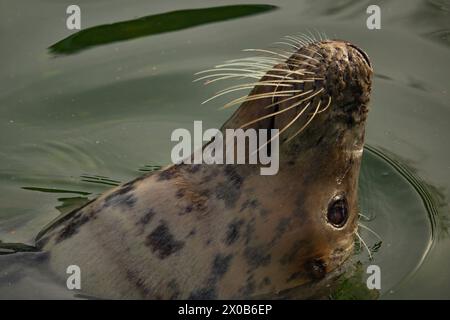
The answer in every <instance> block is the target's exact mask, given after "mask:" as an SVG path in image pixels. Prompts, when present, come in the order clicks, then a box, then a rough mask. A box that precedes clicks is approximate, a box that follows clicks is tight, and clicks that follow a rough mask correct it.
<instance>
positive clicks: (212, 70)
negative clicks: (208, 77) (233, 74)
mask: <svg viewBox="0 0 450 320" xmlns="http://www.w3.org/2000/svg"><path fill="white" fill-rule="evenodd" d="M216 71H245V72H249V73H254V74H261V75H264V72H262V71H258V70H252V69H238V68H213V69H207V70H203V71H199V72H197V73H196V74H195V75H199V74H204V73H209V72H216Z"/></svg>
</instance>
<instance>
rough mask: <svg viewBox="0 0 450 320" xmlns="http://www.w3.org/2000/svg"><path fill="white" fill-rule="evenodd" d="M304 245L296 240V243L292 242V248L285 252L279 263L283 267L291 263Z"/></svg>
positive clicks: (303, 242)
mask: <svg viewBox="0 0 450 320" xmlns="http://www.w3.org/2000/svg"><path fill="white" fill-rule="evenodd" d="M305 245H306V243H305V241H301V240H297V241H296V242H294V244H293V245H292V247H291V248H290V249H289V252H287V253H286V254H284V255H283V256H282V257H281V259H280V263H281V264H283V265H285V264H288V263H291V262H293V261H294V259H295V258H296V257H297V255H298V252H299V250H300V249H301V248H302V247H304V246H305Z"/></svg>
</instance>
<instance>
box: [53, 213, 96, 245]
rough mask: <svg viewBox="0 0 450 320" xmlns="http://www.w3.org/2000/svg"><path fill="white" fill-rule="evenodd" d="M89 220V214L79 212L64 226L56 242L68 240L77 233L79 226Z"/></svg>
mask: <svg viewBox="0 0 450 320" xmlns="http://www.w3.org/2000/svg"><path fill="white" fill-rule="evenodd" d="M88 221H89V216H88V215H87V214H85V213H84V212H82V211H81V212H79V213H77V214H76V215H74V216H73V217H72V219H71V220H68V221H67V224H66V225H65V226H64V227H63V228H62V230H61V231H60V232H59V234H58V236H57V237H56V242H57V243H58V242H60V241H63V240H66V239H68V238H70V237H71V236H73V235H74V234H76V233H77V232H78V230H79V228H80V227H81V226H82V225H83V224H85V223H86V222H88Z"/></svg>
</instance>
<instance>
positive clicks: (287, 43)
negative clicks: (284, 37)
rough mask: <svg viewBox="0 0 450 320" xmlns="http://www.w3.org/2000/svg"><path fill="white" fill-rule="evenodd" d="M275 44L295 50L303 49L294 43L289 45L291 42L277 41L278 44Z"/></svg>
mask: <svg viewBox="0 0 450 320" xmlns="http://www.w3.org/2000/svg"><path fill="white" fill-rule="evenodd" d="M274 44H281V45H286V46H289V47H292V48H294V49H295V50H300V49H301V47H299V46H297V45H295V44H292V43H289V42H284V41H277V42H274Z"/></svg>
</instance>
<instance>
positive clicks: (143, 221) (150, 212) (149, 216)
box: [136, 209, 155, 225]
mask: <svg viewBox="0 0 450 320" xmlns="http://www.w3.org/2000/svg"><path fill="white" fill-rule="evenodd" d="M154 215H155V211H154V210H153V209H149V210H148V211H147V212H146V213H145V214H144V215H143V216H142V217H141V218H140V219H139V221H138V222H137V223H136V224H140V225H146V224H148V223H149V222H150V220H152V218H153V216H154Z"/></svg>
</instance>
